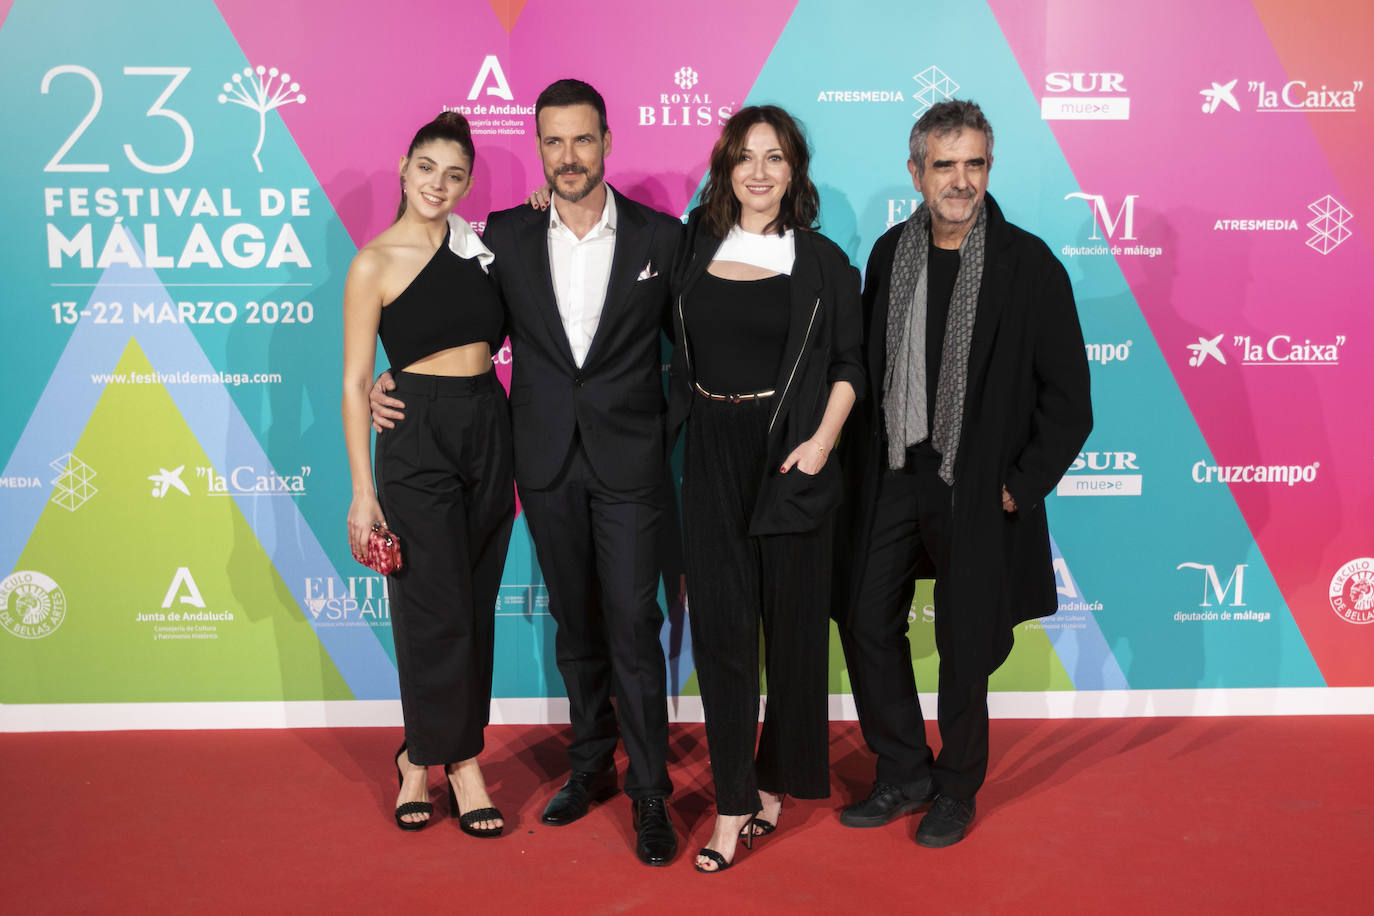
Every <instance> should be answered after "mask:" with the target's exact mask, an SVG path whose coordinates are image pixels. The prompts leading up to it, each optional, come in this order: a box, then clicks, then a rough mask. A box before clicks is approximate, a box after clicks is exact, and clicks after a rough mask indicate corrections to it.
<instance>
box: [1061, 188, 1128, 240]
mask: <svg viewBox="0 0 1374 916" xmlns="http://www.w3.org/2000/svg"><path fill="white" fill-rule="evenodd" d="M1139 196H1140V195H1139V194H1127V195H1126V199H1125V200H1123V201H1122V203H1121V206H1120V207H1118V208H1117V211H1116V215H1115V216H1113V215H1112V211H1111V210H1110V209H1109V208H1108V207H1107V199H1106V198H1105V197H1103V196H1102V195H1101V194H1084V193H1083V192H1082V191H1074V192H1073V193H1071V194H1065V195H1064V199H1065V200H1069V199H1070V198H1077V199H1079V200H1086V201H1088V203H1090V204H1092V207H1093V220H1094V222H1093V234H1092V238H1094V239H1101V238H1102V236H1100V235H1098V234H1097V227H1098V225H1099V224H1101V226H1102V231H1103V232H1106V233H1107V238H1111V239H1114V238H1117V234H1116V230H1117V229H1119V228H1121V229H1125V230H1126V234H1125V235H1122V236H1121V239H1122V241H1131V240H1133V239H1134V238H1135V202H1136V198H1138V197H1139Z"/></svg>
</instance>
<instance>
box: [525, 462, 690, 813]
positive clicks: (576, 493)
mask: <svg viewBox="0 0 1374 916" xmlns="http://www.w3.org/2000/svg"><path fill="white" fill-rule="evenodd" d="M663 471H664V473H663V476H662V478H661V480H660V481H659V482H658V483H657V484H655V485H653V486H650V487H643V488H639V489H631V490H617V489H613V488H611V487H608V486H606V485H605V484H604V483H603V482H602V481H601V480H600V478H598V477H597V476H596V473H595V472H594V471H593V470H592V467H591V464H590V463H588V461H587V456H586V453H585V451H584V450H583V447H582V444H581V440H580V439H576V440H575V441H574V442H573V444H572V448H571V450H570V452H569V455H568V458H567V461H566V463H565V464H564V466H563V468H562V470H561V471H560V472H559V474H558V476H557V477H555V478H554V480H553V483H551V484H550V485H549V486H547V487H544V488H542V489H537V490H536V489H531V488H524V487H522V488H521V490H520V498H521V501H522V502H523V505H524V509H525V518H526V520H527V521H528V522H529V526H530V536H531V537H532V538H533V540H534V550H535V554H536V555H537V556H538V558H539V568H540V569H541V570H542V571H543V573H544V582H545V585H546V586H547V587H548V590H549V613H550V615H551V616H552V617H553V619H554V623H555V624H557V631H556V632H555V635H554V654H555V657H556V659H557V662H558V670H559V672H560V673H561V674H562V675H563V684H564V686H565V687H566V688H567V691H568V707H569V718H570V719H571V720H572V730H573V740H572V743H571V744H569V745H568V764H569V766H570V768H571V769H573V770H574V771H577V772H596V771H598V770H601V769H603V768H605V767H607V766H609V765H610V764H611V762H612V759H613V757H614V754H615V746H616V743H617V741H618V740H620V739H623V740H624V742H625V756H626V757H627V758H629V766H628V767H627V769H626V773H625V794H626V795H628V796H630V798H633V799H642V798H648V797H650V796H665V795H669V794H671V792H672V790H673V786H672V783H671V782H670V781H669V779H668V668H667V665H666V664H665V663H664V661H663V646H662V644H661V643H660V642H659V631H660V630H661V629H662V628H663V610H662V609H661V608H660V607H659V604H658V580H659V568H660V563H659V545H660V534H661V531H660V529H661V527H662V525H663V517H664V506H665V504H666V499H667V496H668V476H667V468H666V467H665V468H664V469H663ZM613 695H614V697H615V705H614V706H613V705H612V704H611V697H612V696H613Z"/></svg>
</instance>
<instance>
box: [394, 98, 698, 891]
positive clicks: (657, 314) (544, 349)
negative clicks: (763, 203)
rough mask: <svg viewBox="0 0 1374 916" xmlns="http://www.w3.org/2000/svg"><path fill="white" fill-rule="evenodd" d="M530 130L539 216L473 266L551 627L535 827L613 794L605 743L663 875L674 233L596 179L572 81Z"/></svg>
mask: <svg viewBox="0 0 1374 916" xmlns="http://www.w3.org/2000/svg"><path fill="white" fill-rule="evenodd" d="M535 121H536V123H537V125H538V139H539V151H540V157H541V158H542V160H543V165H544V176H545V179H546V180H547V181H548V184H549V186H550V188H551V190H552V192H553V206H551V207H550V208H549V209H548V210H547V211H540V210H536V209H533V208H531V207H528V206H523V205H522V206H518V207H514V208H512V209H509V210H503V211H500V212H497V213H493V214H491V215H490V216H489V217H488V218H487V227H486V232H485V233H484V236H483V241H484V242H485V244H486V245H487V246H488V247H489V248H490V249H491V250H492V252H493V253H494V254H495V255H496V262H495V264H494V265H493V267H492V271H491V273H492V276H493V278H494V279H495V282H496V285H497V288H498V290H499V291H500V293H501V297H502V300H503V301H504V303H505V306H506V309H507V313H508V320H509V329H510V340H511V356H512V375H511V390H510V406H511V417H512V423H513V428H514V442H515V479H516V483H517V484H518V485H519V488H520V496H521V500H522V502H523V504H524V508H525V512H526V513H527V516H526V518H527V520H528V523H529V527H530V534H531V536H532V538H533V540H534V547H535V552H536V554H537V555H538V558H539V565H540V568H541V569H542V570H543V572H544V578H545V583H546V584H547V586H548V590H549V611H550V613H551V614H552V616H553V618H554V621H555V622H556V623H557V627H558V629H557V635H556V638H555V646H556V654H557V660H558V668H559V671H560V672H562V675H563V681H564V683H565V685H566V686H567V692H568V701H569V706H570V713H571V719H572V726H573V741H572V744H570V745H569V747H568V758H569V764H570V768H571V771H572V772H571V774H570V775H569V777H568V780H567V782H566V783H565V784H564V785H563V787H562V788H561V789H560V790H559V791H558V793H557V794H556V795H555V796H554V798H553V800H552V801H550V802H549V804H548V806H547V807H546V808H545V809H544V813H543V816H542V818H541V819H542V821H543V822H544V823H545V824H548V825H550V826H562V825H565V824H570V823H572V822H573V821H575V820H577V819H578V818H580V817H582V816H583V815H584V814H586V813H587V809H588V806H589V805H590V803H591V802H592V801H594V800H601V799H604V798H606V797H609V796H610V795H613V794H614V793H615V791H616V769H615V763H614V760H613V755H614V753H615V746H616V743H617V740H618V739H619V738H623V739H624V741H625V751H626V755H627V756H628V758H629V767H628V769H627V772H626V777H625V792H626V794H627V795H629V796H630V798H631V799H632V810H633V818H634V825H635V830H636V833H637V842H636V849H635V851H636V854H637V855H638V856H639V858H640V859H641V860H642V861H644V862H645V863H647V864H649V865H666V864H667V863H668V861H669V860H670V859H671V858H672V856H673V854H674V853H675V852H676V851H677V836H676V834H675V832H674V831H673V827H672V824H671V822H670V820H669V818H668V811H667V805H666V801H667V797H668V795H669V793H670V792H671V791H672V784H671V783H670V782H669V779H668V770H667V749H668V713H667V709H668V707H667V684H666V666H665V665H664V659H663V649H662V647H661V645H660V643H659V630H660V628H661V627H662V625H663V612H662V610H661V609H660V607H659V605H658V599H657V592H658V576H659V562H658V561H659V557H658V543H659V530H660V527H661V526H662V524H663V520H664V515H665V511H666V497H667V494H668V490H667V487H666V481H667V477H666V467H667V461H666V450H665V442H664V406H665V405H664V399H663V387H662V381H661V362H660V359H661V356H660V344H661V334H662V332H663V330H664V329H665V328H667V327H668V315H669V293H668V274H669V271H670V268H671V267H672V264H673V258H674V256H675V254H676V251H677V248H678V245H679V244H680V239H681V234H682V226H681V223H680V222H679V221H678V220H675V219H673V218H672V217H670V216H667V215H665V214H663V213H659V212H658V211H656V210H652V209H650V208H648V207H645V206H643V205H641V204H638V203H636V202H634V201H632V200H630V199H629V198H627V197H624V196H623V195H621V194H620V193H618V192H616V191H615V190H614V189H612V188H610V187H609V186H607V185H606V183H605V181H604V176H605V162H604V160H605V157H606V155H607V154H609V153H610V151H611V132H610V130H609V129H608V128H607V124H606V105H605V102H604V101H603V100H602V98H601V96H600V94H599V93H597V91H596V90H595V89H593V88H592V87H591V86H590V85H588V84H586V83H584V82H582V81H580V80H571V79H565V80H559V81H557V82H555V83H553V84H552V85H550V86H549V87H548V88H547V89H545V90H544V91H543V92H542V93H540V95H539V99H538V100H537V101H536V103H535ZM388 382H389V379H387V378H386V377H385V376H383V379H379V380H378V384H377V386H375V387H374V388H373V398H372V401H373V417H374V421H375V422H377V423H378V424H380V425H383V426H386V425H389V424H388V423H387V422H384V421H386V419H387V418H389V417H398V416H399V414H398V413H397V412H396V410H395V409H394V408H395V407H396V405H398V404H399V402H398V401H395V400H394V399H391V398H387V397H385V395H384V394H383V391H382V389H383V388H384V387H386V386H387V383H388ZM388 408H392V409H388ZM613 685H614V686H613ZM613 690H614V694H615V697H616V705H615V706H614V707H612V705H611V695H612V691H613ZM617 718H618V719H619V722H618V723H617Z"/></svg>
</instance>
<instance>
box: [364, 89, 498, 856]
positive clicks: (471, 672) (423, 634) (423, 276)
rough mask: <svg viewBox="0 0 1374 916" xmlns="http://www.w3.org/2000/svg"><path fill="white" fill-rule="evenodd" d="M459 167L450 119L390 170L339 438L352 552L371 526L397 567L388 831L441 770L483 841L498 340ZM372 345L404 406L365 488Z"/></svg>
mask: <svg viewBox="0 0 1374 916" xmlns="http://www.w3.org/2000/svg"><path fill="white" fill-rule="evenodd" d="M473 163H474V150H473V146H472V138H471V134H470V131H469V129H468V124H467V121H466V120H465V119H464V118H463V117H462V116H461V115H458V114H454V113H444V114H441V115H440V116H439V117H438V118H435V119H434V120H433V121H431V122H430V123H429V124H426V125H425V126H424V127H422V128H420V130H419V132H418V133H417V134H416V135H415V138H414V139H413V140H412V141H411V144H410V148H409V150H408V151H407V153H406V155H405V156H404V157H403V158H402V159H401V165H400V181H401V203H400V208H399V210H398V213H397V217H396V222H395V223H393V224H392V225H391V226H390V227H389V228H388V229H386V230H385V231H384V232H382V233H381V234H380V235H378V236H377V237H376V238H375V239H373V240H372V241H371V242H369V243H368V244H367V245H365V246H364V247H363V248H362V249H361V250H360V251H359V252H358V255H357V257H356V258H354V259H353V264H352V266H351V267H350V268H349V271H348V280H347V282H346V284H345V287H344V358H343V365H344V385H343V427H344V440H345V443H346V444H347V447H348V461H349V469H350V472H351V474H352V477H353V503H352V505H351V506H350V508H349V511H348V539H349V543H350V546H351V547H352V549H353V555H354V556H355V557H360V556H364V555H365V554H366V552H367V542H368V535H369V532H370V530H371V528H372V526H373V525H374V524H376V523H382V524H386V525H387V526H388V527H390V529H391V530H392V531H393V532H395V533H396V535H397V536H399V538H400V541H401V553H402V566H401V568H400V569H399V570H398V571H396V572H394V573H392V574H391V575H390V576H389V577H388V580H387V589H388V594H389V597H390V603H391V628H392V637H393V639H394V641H395V646H396V671H397V674H398V676H399V678H400V683H401V709H402V714H403V716H404V718H405V742H404V743H403V744H402V745H401V748H400V750H399V751H397V753H396V757H395V767H396V771H397V780H398V782H399V783H400V791H399V793H398V794H397V797H396V824H397V826H398V827H400V828H401V829H402V830H419V829H420V828H421V827H423V826H424V825H425V824H426V823H428V821H429V819H430V817H431V816H432V814H433V810H434V806H433V804H431V803H430V801H429V788H428V784H427V780H428V772H429V769H428V768H429V767H430V766H443V767H444V769H445V772H446V775H447V777H448V789H449V803H450V807H451V811H452V814H453V816H454V817H455V818H457V819H458V822H459V826H460V827H461V828H462V829H463V830H464V831H465V832H467V833H470V834H473V835H474V836H482V837H492V836H498V835H499V834H500V833H501V829H502V827H503V826H504V821H503V820H502V817H501V812H500V811H498V810H497V809H496V808H495V807H493V806H492V804H491V799H490V798H489V797H488V795H487V790H486V783H485V781H484V780H483V777H482V771H481V768H480V767H479V766H478V763H477V755H478V753H480V751H481V750H482V746H483V735H482V733H483V729H484V728H485V726H486V724H487V719H488V715H489V710H490V706H491V668H492V637H493V632H494V626H495V620H494V609H495V605H496V596H497V593H498V591H499V588H500V584H501V572H502V568H503V567H504V565H505V558H506V547H507V545H508V544H509V542H510V534H511V524H512V521H513V519H514V516H515V498H514V488H513V482H512V470H511V441H510V416H509V412H508V410H507V406H506V395H505V391H504V390H503V389H502V387H501V384H500V382H498V381H497V380H496V376H495V373H494V372H493V371H492V361H491V357H492V352H493V351H494V350H495V349H496V348H497V347H499V346H500V342H501V338H502V337H503V336H504V331H503V325H504V317H503V314H502V310H501V305H500V301H499V300H498V299H497V297H496V293H495V290H494V289H493V287H492V285H491V283H490V281H489V280H488V279H487V274H486V264H487V263H489V262H490V260H491V253H490V252H488V251H487V250H486V248H485V247H484V246H483V245H482V244H481V241H480V240H479V239H478V238H477V236H476V235H475V234H474V233H473V232H472V229H471V228H470V227H469V226H468V224H467V223H466V222H465V221H463V220H462V219H461V218H460V217H458V216H456V215H453V208H454V206H455V205H456V204H457V203H458V202H459V201H460V200H462V199H463V198H464V197H466V196H467V193H468V190H469V189H470V188H471V186H472V168H473ZM379 333H380V335H381V338H382V345H383V346H384V347H385V349H386V352H387V357H388V359H389V360H390V361H391V365H392V367H393V370H401V371H397V372H395V378H396V381H397V383H398V387H399V388H400V389H401V390H402V391H406V392H408V393H409V397H407V399H406V400H407V404H408V412H407V416H406V419H405V421H404V422H403V423H399V424H397V426H396V428H395V429H394V430H388V431H386V432H384V433H382V434H379V435H378V437H377V468H376V487H375V489H374V487H373V469H372V458H371V455H370V454H369V451H370V449H369V434H370V433H369V426H370V421H369V413H368V402H367V393H368V389H369V388H371V386H372V376H373V371H374V369H375V366H374V362H375V356H376V350H377V336H378V334H379Z"/></svg>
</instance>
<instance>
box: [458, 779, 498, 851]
mask: <svg viewBox="0 0 1374 916" xmlns="http://www.w3.org/2000/svg"><path fill="white" fill-rule="evenodd" d="M448 810H449V813H450V814H452V815H453V816H454V817H456V818H457V819H458V829H459V830H462V831H463V832H464V833H466V834H467V835H468V836H475V837H480V838H482V839H484V840H490V839H492V838H493V837H498V836H500V835H501V831H502V830H505V829H506V825H505V823H504V821H505V819H506V818H505V815H503V814H502V813H501V809H499V808H474V809H473V810H471V811H469V812H468V813H467V814H462V813H460V812H459V811H458V793H457V792H455V791H453V781H452V780H449V783H448ZM496 820H499V821H502V822H503V823H502V824H501V826H500V827H476V826H473V825H474V824H480V823H482V821H496Z"/></svg>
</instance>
